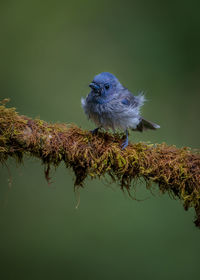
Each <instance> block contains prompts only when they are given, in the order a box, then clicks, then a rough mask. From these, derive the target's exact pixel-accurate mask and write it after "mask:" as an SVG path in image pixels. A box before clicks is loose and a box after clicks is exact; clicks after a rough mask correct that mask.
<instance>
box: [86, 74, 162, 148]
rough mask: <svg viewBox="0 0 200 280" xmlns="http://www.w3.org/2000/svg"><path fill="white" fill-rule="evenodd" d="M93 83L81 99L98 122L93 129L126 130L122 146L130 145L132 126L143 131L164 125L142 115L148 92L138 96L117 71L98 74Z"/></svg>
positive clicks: (91, 117)
mask: <svg viewBox="0 0 200 280" xmlns="http://www.w3.org/2000/svg"><path fill="white" fill-rule="evenodd" d="M89 87H90V88H91V91H90V93H89V94H88V96H87V97H86V98H82V99H81V103H82V107H83V109H84V111H85V114H86V115H87V116H88V118H89V119H91V120H93V121H94V123H95V124H96V125H97V128H95V129H94V130H93V131H92V133H96V132H97V131H98V129H99V128H104V129H106V130H108V129H112V130H113V131H115V130H116V129H120V130H123V131H125V133H126V140H125V142H124V143H123V144H122V149H125V148H126V147H127V146H128V129H131V130H134V131H140V132H142V131H143V130H146V129H157V128H159V127H160V126H159V125H157V124H155V123H153V122H150V121H147V120H145V119H144V118H143V117H141V116H140V107H141V106H142V105H143V104H144V102H145V97H144V95H143V94H142V93H141V94H139V95H138V96H134V95H133V94H132V93H131V92H130V91H129V90H128V89H127V88H125V87H124V86H123V85H122V84H121V83H120V82H119V80H118V79H117V78H116V77H115V76H114V75H113V74H111V73H108V72H103V73H100V74H98V75H96V76H95V77H94V79H93V81H92V83H91V84H90V85H89Z"/></svg>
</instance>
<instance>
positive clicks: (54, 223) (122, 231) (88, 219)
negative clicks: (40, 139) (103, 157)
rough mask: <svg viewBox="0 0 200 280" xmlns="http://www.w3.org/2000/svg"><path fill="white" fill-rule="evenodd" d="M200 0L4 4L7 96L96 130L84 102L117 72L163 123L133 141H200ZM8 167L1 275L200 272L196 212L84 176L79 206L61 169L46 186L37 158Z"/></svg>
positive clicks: (1, 198)
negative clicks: (106, 75) (96, 83)
mask: <svg viewBox="0 0 200 280" xmlns="http://www.w3.org/2000/svg"><path fill="white" fill-rule="evenodd" d="M199 11H200V4H199V1H163V3H161V1H157V2H156V1H139V0H136V1H114V0H112V1H104V0H102V1H98V2H97V1H91V0H90V1H89V0H85V1H60V0H58V1H37V0H34V1H33V0H30V1H28V0H26V1H25V0H24V1H22V0H18V1H14V0H13V1H11V0H10V1H3V0H1V2H0V36H1V37H0V38H1V43H0V87H1V94H0V95H1V98H5V97H9V98H11V102H10V106H15V107H16V108H17V111H18V112H19V113H21V114H25V115H28V116H30V117H40V118H41V119H44V120H46V121H52V122H55V121H58V122H68V123H71V122H73V123H76V124H78V125H79V126H81V127H82V128H85V129H91V128H94V125H93V124H92V123H90V122H88V121H87V119H86V117H85V115H84V113H83V110H82V109H81V105H80V98H81V97H82V96H85V95H86V94H87V93H88V92H89V88H88V84H89V83H90V81H91V80H92V78H93V76H94V75H95V74H98V73H100V72H102V71H109V72H111V73H114V74H115V75H116V76H117V77H118V78H119V80H120V81H121V82H122V83H123V84H124V85H125V86H126V87H128V88H129V89H130V90H131V91H132V92H133V93H137V92H138V91H139V90H144V91H145V93H146V97H147V99H148V103H146V104H145V106H144V107H143V116H144V117H145V118H147V119H150V120H152V121H155V122H157V123H159V124H160V125H161V129H160V130H158V131H156V132H154V131H153V132H151V131H150V132H145V133H143V134H139V133H132V135H131V139H132V140H134V141H150V142H153V143H154V142H157V143H161V142H163V141H164V142H166V143H168V144H175V145H177V146H178V147H182V146H190V147H192V148H199V140H200V131H199V101H200V82H199V81H200V13H199ZM8 167H9V170H10V173H11V176H12V181H13V182H12V186H11V187H9V183H8V178H9V176H10V175H9V171H8V169H7V168H6V167H1V168H0V180H1V188H0V278H1V279H182V280H183V279H188V278H189V279H197V278H198V274H199V252H200V231H199V230H198V229H196V228H195V227H194V225H193V223H192V220H193V218H194V211H193V210H192V209H191V210H189V211H188V212H185V211H184V210H183V207H182V205H181V203H180V202H179V201H175V200H172V199H170V198H169V197H168V195H162V196H161V195H160V194H159V192H158V191H156V186H155V191H154V193H155V196H152V195H151V193H150V192H148V191H146V190H145V187H144V185H140V186H138V188H137V190H138V192H137V197H138V198H140V199H146V198H147V199H146V200H144V201H142V202H137V201H133V200H131V199H130V198H129V197H128V196H127V195H126V194H123V193H122V192H121V191H120V190H119V187H118V186H117V185H114V184H112V185H109V183H107V181H106V180H104V181H98V180H93V181H90V180H87V181H86V182H85V188H84V189H81V190H80V196H81V203H80V206H79V209H78V210H76V209H75V206H76V198H75V195H74V192H73V182H74V175H73V173H72V171H70V170H66V168H65V167H64V165H62V166H60V167H59V168H58V169H57V170H56V172H55V171H53V172H52V177H53V179H52V180H53V183H52V184H51V185H50V186H48V184H47V183H46V181H45V179H44V174H43V166H41V163H40V162H39V160H36V159H34V158H28V159H26V160H25V162H24V165H23V166H16V163H15V162H14V161H13V160H10V161H9V162H8Z"/></svg>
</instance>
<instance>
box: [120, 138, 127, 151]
mask: <svg viewBox="0 0 200 280" xmlns="http://www.w3.org/2000/svg"><path fill="white" fill-rule="evenodd" d="M127 146H128V139H126V140H125V141H124V142H123V143H122V145H121V147H122V150H124V149H125V148H126V147H127Z"/></svg>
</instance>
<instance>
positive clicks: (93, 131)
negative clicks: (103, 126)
mask: <svg viewBox="0 0 200 280" xmlns="http://www.w3.org/2000/svg"><path fill="white" fill-rule="evenodd" d="M99 128H100V127H97V128H95V129H93V130H90V132H91V133H92V135H95V134H97V132H98V130H99Z"/></svg>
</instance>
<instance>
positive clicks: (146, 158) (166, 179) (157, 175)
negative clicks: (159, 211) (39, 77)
mask: <svg viewBox="0 0 200 280" xmlns="http://www.w3.org/2000/svg"><path fill="white" fill-rule="evenodd" d="M6 101H7V100H4V101H2V102H1V104H2V105H1V106H0V162H1V163H2V164H5V163H6V160H7V159H8V157H14V158H15V159H16V160H17V161H18V162H22V159H23V156H24V155H28V156H35V157H37V158H39V159H41V160H42V162H43V163H44V164H46V166H47V169H46V171H45V177H46V179H47V180H49V169H50V166H52V165H54V166H56V167H57V166H58V165H59V164H60V162H61V161H64V162H65V165H66V167H69V168H72V169H73V171H74V173H75V176H76V180H75V186H82V184H83V181H84V180H85V178H86V177H88V176H89V177H91V178H96V177H99V178H101V177H102V176H104V175H106V174H108V175H109V176H110V177H111V179H112V181H114V182H118V183H119V184H120V186H121V189H122V190H127V191H128V193H129V194H130V189H131V184H132V182H137V179H139V178H143V179H144V180H145V182H146V187H147V188H148V189H151V187H152V184H151V183H157V185H158V187H159V189H160V191H161V192H162V193H165V192H168V193H169V194H170V195H172V196H173V197H174V198H178V199H180V200H181V202H182V203H183V206H184V208H185V210H188V208H190V207H193V208H194V209H195V210H196V221H195V224H196V226H197V227H199V228H200V154H199V152H198V151H196V152H195V151H191V150H190V149H189V148H181V149H179V148H176V147H175V146H168V145H166V144H165V143H163V144H154V145H153V144H145V143H135V144H129V146H128V147H127V148H126V149H125V150H122V149H121V144H122V142H123V136H122V135H121V134H115V135H113V134H110V133H107V132H99V133H98V134H97V135H92V134H91V133H90V132H88V131H85V130H82V129H80V128H78V127H77V126H75V125H67V124H60V123H55V124H50V123H47V122H45V121H42V120H40V119H34V120H33V119H31V118H28V117H26V116H20V115H19V114H18V113H17V112H16V110H15V108H7V107H6V106H5V103H6Z"/></svg>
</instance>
